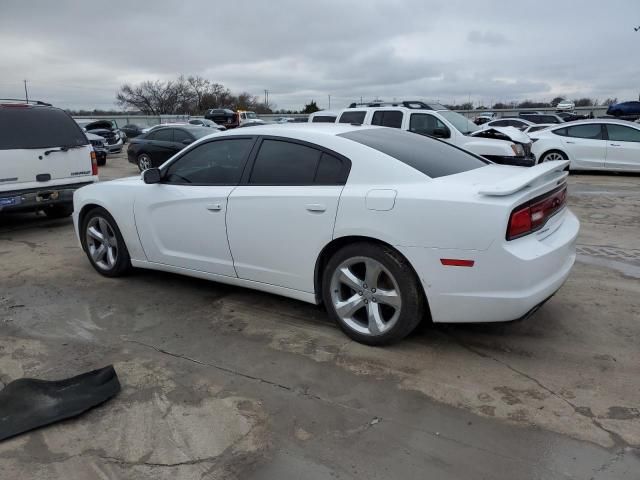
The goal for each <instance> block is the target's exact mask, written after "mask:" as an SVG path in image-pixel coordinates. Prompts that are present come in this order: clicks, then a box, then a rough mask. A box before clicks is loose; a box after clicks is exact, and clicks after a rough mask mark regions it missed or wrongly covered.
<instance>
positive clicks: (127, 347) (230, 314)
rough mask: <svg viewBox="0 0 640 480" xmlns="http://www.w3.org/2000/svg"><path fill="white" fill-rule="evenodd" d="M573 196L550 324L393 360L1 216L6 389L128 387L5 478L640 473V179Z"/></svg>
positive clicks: (295, 311) (423, 343)
mask: <svg viewBox="0 0 640 480" xmlns="http://www.w3.org/2000/svg"><path fill="white" fill-rule="evenodd" d="M135 174H137V167H135V166H133V165H131V164H128V163H127V162H126V159H125V157H124V155H122V154H121V155H116V156H111V157H110V158H109V160H108V162H107V165H106V167H104V168H101V172H100V175H101V179H102V180H108V179H114V178H118V177H123V176H128V175H135ZM569 184H570V198H569V203H570V206H571V208H572V209H573V211H574V212H575V213H576V214H577V215H578V217H579V218H580V220H581V222H582V229H581V233H580V237H579V244H578V261H577V263H576V266H575V268H574V270H573V272H572V274H571V276H570V277H569V280H568V281H567V283H566V284H565V285H564V286H563V287H562V289H561V290H560V291H559V292H558V293H557V294H556V295H555V296H554V297H553V298H552V299H551V300H550V301H549V302H548V303H547V304H545V305H544V307H543V308H542V309H541V310H539V311H538V312H537V313H536V314H535V315H534V316H533V317H532V318H529V319H528V320H524V321H519V322H512V323H505V324H489V325H487V324H482V325H423V326H421V327H420V328H419V329H418V331H417V332H416V333H414V334H413V335H411V336H410V337H409V338H408V339H406V340H405V341H403V342H401V343H399V344H397V345H394V346H392V347H387V348H372V347H366V346H363V345H360V344H357V343H354V342H352V341H350V340H349V339H348V338H347V337H346V336H345V335H343V334H342V333H341V332H340V331H339V330H338V329H337V327H336V326H335V325H333V324H332V323H330V322H329V320H328V318H327V315H326V314H325V313H324V311H323V310H322V308H321V307H315V306H312V305H308V304H304V303H301V302H297V301H294V300H289V299H285V298H280V297H277V296H274V295H269V294H263V293H259V292H255V291H250V290H246V289H242V288H236V287H231V286H225V285H221V284H217V283H213V282H207V281H203V280H197V279H192V278H187V277H181V276H177V275H172V274H166V273H160V272H152V271H136V272H134V273H133V274H132V275H131V276H129V277H126V278H119V279H108V278H104V277H102V276H100V275H98V274H97V273H96V272H95V271H94V270H93V269H92V268H91V266H90V264H89V262H88V261H87V259H86V257H85V256H84V254H83V253H82V251H81V250H80V248H79V246H78V243H77V240H76V239H75V236H74V233H73V227H72V222H71V220H70V219H64V220H50V219H47V218H46V217H45V216H42V215H38V216H37V215H34V214H24V215H11V216H7V217H6V218H0V262H1V265H2V270H1V271H2V274H1V275H0V331H1V332H2V335H1V336H0V388H1V387H2V386H3V385H4V384H6V383H8V382H9V381H11V380H14V379H17V378H21V377H25V376H27V377H37V378H43V379H58V378H65V377H70V376H73V375H76V374H78V373H81V372H83V371H86V370H90V369H94V368H98V367H102V366H104V365H107V364H109V363H113V364H114V365H115V367H116V370H117V372H118V374H119V376H120V380H121V383H122V386H123V390H122V392H121V393H120V394H119V396H117V397H116V398H114V399H113V400H111V401H109V402H107V403H105V404H104V405H102V406H100V407H98V408H96V409H94V410H92V411H90V412H89V413H87V414H85V415H83V416H81V417H79V418H76V419H72V420H68V421H65V422H62V423H59V424H56V425H52V426H50V427H46V428H43V429H40V430H38V431H34V432H31V433H29V434H25V435H22V436H19V437H16V438H14V439H12V440H9V441H5V442H3V443H0V478H7V479H10V478H29V479H49V478H104V479H111V478H113V479H116V478H131V479H134V478H135V479H138V478H149V479H151V478H153V479H163V478H166V479H199V478H205V479H208V478H225V479H227V478H243V479H249V478H269V479H271V478H273V479H276V478H277V479H282V478H305V479H324V478H342V479H350V478H370V479H377V478H380V479H383V478H402V479H410V478H443V479H453V478H455V479H458V478H459V479H475V478H490V479H514V478H544V479H550V478H563V479H564V478H579V479H584V478H594V479H630V478H638V475H639V473H638V472H640V453H639V452H640V450H639V449H640V400H639V399H640V349H639V348H638V345H639V344H640V240H639V238H640V176H633V175H611V174H609V175H586V174H578V175H572V176H571V177H570V179H569Z"/></svg>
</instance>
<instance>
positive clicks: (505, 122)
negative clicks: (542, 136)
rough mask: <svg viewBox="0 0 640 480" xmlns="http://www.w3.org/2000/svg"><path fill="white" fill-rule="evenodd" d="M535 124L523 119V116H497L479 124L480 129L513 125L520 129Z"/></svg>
mask: <svg viewBox="0 0 640 480" xmlns="http://www.w3.org/2000/svg"><path fill="white" fill-rule="evenodd" d="M532 125H535V123H533V122H530V121H529V120H525V119H524V118H498V119H497V120H491V121H490V122H487V123H483V124H482V125H480V129H481V130H484V129H487V128H491V127H514V128H517V129H518V130H521V131H526V130H525V129H526V128H528V127H531V126H532Z"/></svg>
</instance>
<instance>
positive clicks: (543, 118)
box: [519, 112, 564, 123]
mask: <svg viewBox="0 0 640 480" xmlns="http://www.w3.org/2000/svg"><path fill="white" fill-rule="evenodd" d="M519 117H520V118H524V119H525V120H529V121H530V122H532V123H564V120H563V119H562V117H560V116H558V115H557V114H555V113H529V112H520V114H519Z"/></svg>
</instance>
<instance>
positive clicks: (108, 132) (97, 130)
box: [87, 128, 113, 136]
mask: <svg viewBox="0 0 640 480" xmlns="http://www.w3.org/2000/svg"><path fill="white" fill-rule="evenodd" d="M87 133H93V134H94V135H100V136H103V135H112V134H113V131H112V130H108V129H106V128H92V129H91V131H90V132H87Z"/></svg>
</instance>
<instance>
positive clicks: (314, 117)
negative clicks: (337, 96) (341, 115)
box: [307, 110, 338, 123]
mask: <svg viewBox="0 0 640 480" xmlns="http://www.w3.org/2000/svg"><path fill="white" fill-rule="evenodd" d="M336 118H338V112H333V111H331V110H320V111H318V112H314V113H312V114H311V115H309V117H308V118H307V121H308V122H309V123H335V121H336Z"/></svg>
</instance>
